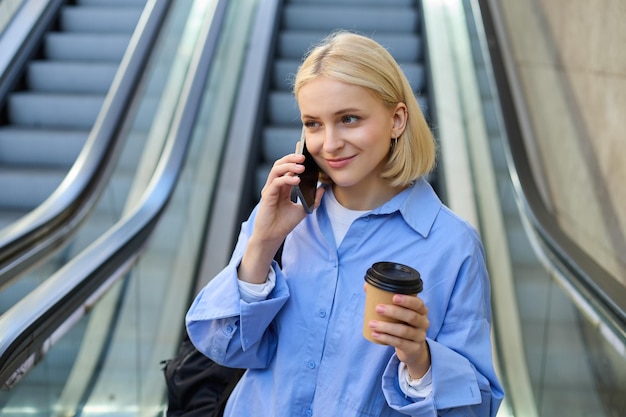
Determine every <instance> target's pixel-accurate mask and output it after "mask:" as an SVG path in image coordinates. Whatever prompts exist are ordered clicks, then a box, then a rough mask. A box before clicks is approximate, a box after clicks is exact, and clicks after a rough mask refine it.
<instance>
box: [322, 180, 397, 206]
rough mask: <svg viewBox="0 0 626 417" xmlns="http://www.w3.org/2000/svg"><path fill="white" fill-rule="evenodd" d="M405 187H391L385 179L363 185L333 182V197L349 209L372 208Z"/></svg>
mask: <svg viewBox="0 0 626 417" xmlns="http://www.w3.org/2000/svg"><path fill="white" fill-rule="evenodd" d="M405 188H406V187H391V186H390V185H389V184H388V183H387V182H386V181H385V182H382V183H378V184H376V185H370V186H368V187H367V188H366V189H365V187H357V186H355V187H339V186H337V185H335V184H333V194H334V195H335V198H336V199H337V201H338V202H339V204H341V205H342V206H344V207H345V208H347V209H350V210H361V211H363V210H373V209H375V208H376V207H380V206H381V205H383V204H384V203H386V202H387V201H389V200H391V199H392V198H393V197H395V196H396V195H398V194H399V193H400V192H401V191H402V190H404V189H405Z"/></svg>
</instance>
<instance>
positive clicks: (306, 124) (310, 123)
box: [304, 121, 318, 129]
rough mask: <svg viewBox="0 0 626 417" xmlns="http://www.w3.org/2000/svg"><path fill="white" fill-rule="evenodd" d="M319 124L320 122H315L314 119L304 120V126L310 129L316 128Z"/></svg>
mask: <svg viewBox="0 0 626 417" xmlns="http://www.w3.org/2000/svg"><path fill="white" fill-rule="evenodd" d="M317 125H318V123H317V122H314V121H308V122H304V127H306V128H309V129H311V128H314V127H316V126H317Z"/></svg>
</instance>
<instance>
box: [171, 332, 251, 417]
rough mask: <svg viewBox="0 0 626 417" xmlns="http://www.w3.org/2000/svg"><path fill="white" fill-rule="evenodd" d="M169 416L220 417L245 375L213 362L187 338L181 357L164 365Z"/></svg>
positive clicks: (179, 354)
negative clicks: (236, 386)
mask: <svg viewBox="0 0 626 417" xmlns="http://www.w3.org/2000/svg"><path fill="white" fill-rule="evenodd" d="M163 372H164V373H165V382H166V383H167V398H168V406H167V417H218V416H222V415H223V414H224V408H225V407H226V401H227V400H228V397H229V396H230V394H231V393H232V391H233V389H234V388H235V385H237V382H239V379H241V376H242V375H243V373H244V372H245V370H244V369H234V368H227V367H225V366H222V365H219V364H217V363H215V362H213V361H212V360H211V359H209V358H208V357H206V356H205V355H204V354H202V353H201V352H199V351H198V350H197V349H196V348H195V346H194V345H193V344H192V343H191V340H189V336H187V334H186V333H185V338H184V339H183V342H182V344H181V345H180V348H179V350H178V354H177V355H176V356H175V357H174V358H172V359H170V360H167V361H165V362H164V367H163Z"/></svg>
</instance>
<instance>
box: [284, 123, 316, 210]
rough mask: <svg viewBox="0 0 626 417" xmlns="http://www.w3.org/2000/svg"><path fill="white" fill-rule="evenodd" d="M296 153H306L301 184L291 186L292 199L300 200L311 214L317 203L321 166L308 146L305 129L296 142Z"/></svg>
mask: <svg viewBox="0 0 626 417" xmlns="http://www.w3.org/2000/svg"><path fill="white" fill-rule="evenodd" d="M296 153H298V154H303V155H304V164H303V165H304V172H303V173H302V174H300V175H299V176H300V184H298V185H295V186H293V187H292V188H291V201H293V202H294V203H295V202H298V200H299V201H300V203H301V204H302V206H303V207H304V211H306V212H307V214H310V213H311V212H312V211H313V206H314V205H315V192H316V190H317V183H318V180H319V174H320V168H319V166H317V163H316V162H315V159H313V157H312V156H311V154H310V153H309V151H308V150H307V148H306V143H305V135H304V129H302V135H301V136H300V141H299V142H298V143H297V144H296Z"/></svg>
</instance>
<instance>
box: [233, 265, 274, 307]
mask: <svg viewBox="0 0 626 417" xmlns="http://www.w3.org/2000/svg"><path fill="white" fill-rule="evenodd" d="M237 283H238V284H239V293H240V294H241V299H242V300H243V301H245V302H246V303H253V302H255V301H263V300H265V299H266V298H267V296H268V295H269V294H270V292H272V290H273V289H274V286H275V285H276V272H274V268H270V270H269V272H268V274H267V280H266V281H265V282H264V283H262V284H252V283H249V282H245V281H242V280H240V279H238V280H237Z"/></svg>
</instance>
